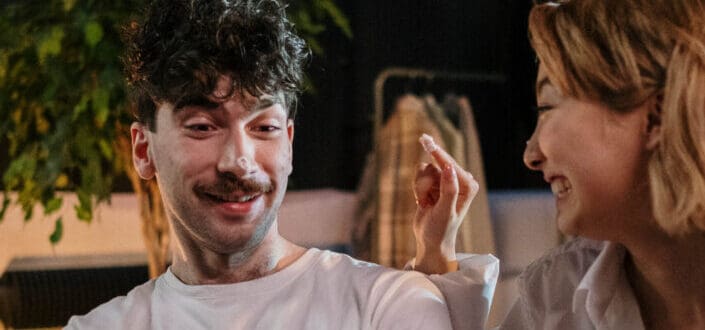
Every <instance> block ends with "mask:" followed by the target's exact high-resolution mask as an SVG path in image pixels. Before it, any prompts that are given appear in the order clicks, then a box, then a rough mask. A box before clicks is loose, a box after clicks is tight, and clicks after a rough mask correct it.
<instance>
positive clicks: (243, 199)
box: [215, 195, 259, 203]
mask: <svg viewBox="0 0 705 330" xmlns="http://www.w3.org/2000/svg"><path fill="white" fill-rule="evenodd" d="M257 196H259V195H243V196H238V197H229V196H215V197H216V198H218V199H220V200H222V201H224V202H230V203H244V202H248V201H250V200H252V199H254V198H255V197H257Z"/></svg>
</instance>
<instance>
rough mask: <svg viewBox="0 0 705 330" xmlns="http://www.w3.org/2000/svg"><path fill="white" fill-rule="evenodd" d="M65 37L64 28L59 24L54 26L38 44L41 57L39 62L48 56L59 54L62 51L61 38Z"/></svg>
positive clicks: (38, 55) (38, 54)
mask: <svg viewBox="0 0 705 330" xmlns="http://www.w3.org/2000/svg"><path fill="white" fill-rule="evenodd" d="M63 39H64V29H62V28H61V27H59V26H54V27H53V28H52V29H51V32H50V33H49V34H47V35H46V36H45V37H44V38H42V39H41V40H40V41H39V43H38V44H37V57H39V62H40V63H44V60H45V59H46V57H47V56H50V55H59V54H60V53H61V40H63Z"/></svg>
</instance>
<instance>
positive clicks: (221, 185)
mask: <svg viewBox="0 0 705 330" xmlns="http://www.w3.org/2000/svg"><path fill="white" fill-rule="evenodd" d="M273 189H274V187H273V185H272V183H271V182H270V181H269V180H258V179H256V178H239V177H236V176H234V175H225V174H220V175H219V176H218V179H217V180H216V181H215V182H213V183H207V184H199V185H196V187H195V190H196V191H197V192H202V193H207V194H210V195H228V194H231V193H233V192H235V191H237V192H242V193H245V194H248V195H253V194H265V193H268V192H271V191H272V190H273Z"/></svg>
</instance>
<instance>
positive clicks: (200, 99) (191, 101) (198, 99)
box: [174, 95, 219, 112]
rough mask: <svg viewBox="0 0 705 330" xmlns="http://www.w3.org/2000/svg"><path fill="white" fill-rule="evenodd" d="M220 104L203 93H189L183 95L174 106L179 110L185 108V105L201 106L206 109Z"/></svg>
mask: <svg viewBox="0 0 705 330" xmlns="http://www.w3.org/2000/svg"><path fill="white" fill-rule="evenodd" d="M218 106H219V104H218V103H217V102H213V101H211V100H209V99H208V98H207V97H205V96H203V95H189V96H185V97H183V98H182V99H181V100H179V101H178V102H177V103H176V105H175V106H174V111H175V112H178V111H180V110H183V109H184V108H185V107H200V108H205V109H206V110H212V109H215V108H217V107H218Z"/></svg>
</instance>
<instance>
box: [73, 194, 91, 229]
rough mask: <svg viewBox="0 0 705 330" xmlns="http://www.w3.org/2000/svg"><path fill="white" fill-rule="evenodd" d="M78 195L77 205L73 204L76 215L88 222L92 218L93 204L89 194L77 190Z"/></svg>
mask: <svg viewBox="0 0 705 330" xmlns="http://www.w3.org/2000/svg"><path fill="white" fill-rule="evenodd" d="M77 195H78V202H79V204H78V205H75V206H74V209H75V210H76V217H77V218H78V219H79V220H81V221H85V222H90V221H91V219H92V218H93V204H92V203H91V195H90V194H88V193H86V192H84V191H83V190H79V191H78V192H77Z"/></svg>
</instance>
